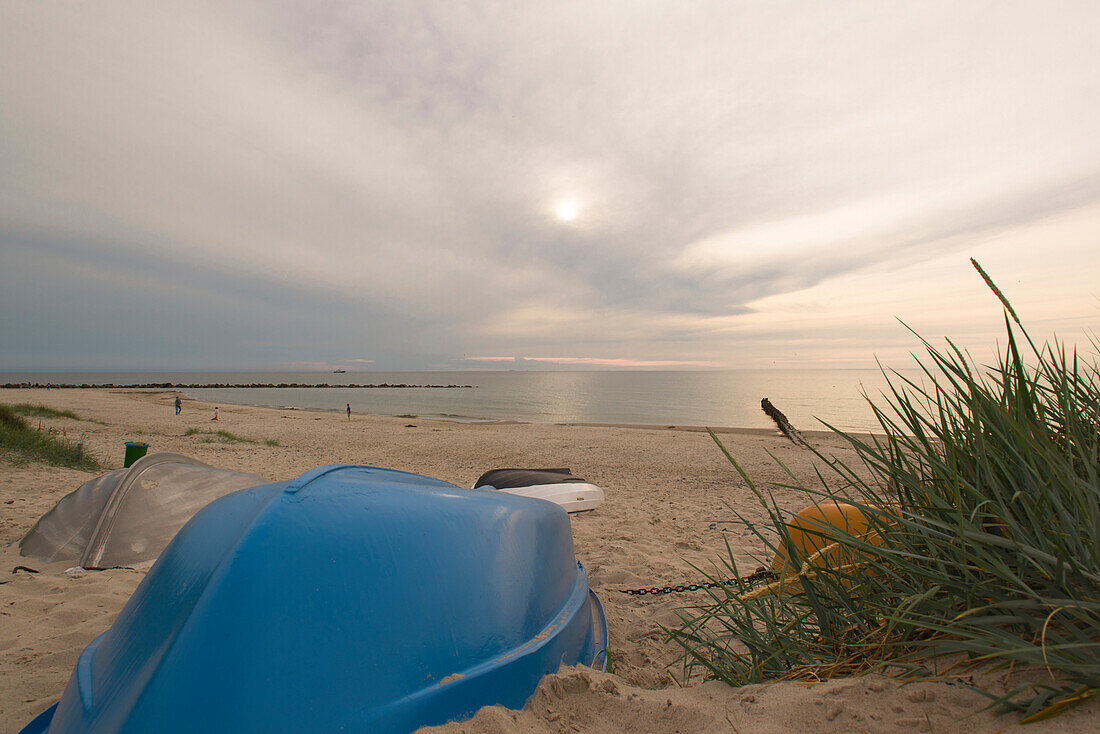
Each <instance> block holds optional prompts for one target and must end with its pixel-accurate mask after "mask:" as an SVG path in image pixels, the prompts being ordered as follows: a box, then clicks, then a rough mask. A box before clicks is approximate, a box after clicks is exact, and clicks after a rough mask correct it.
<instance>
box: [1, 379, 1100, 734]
mask: <svg viewBox="0 0 1100 734" xmlns="http://www.w3.org/2000/svg"><path fill="white" fill-rule="evenodd" d="M174 397H175V394H174V393H170V392H158V391H143V390H118V391H107V390H49V391H45V390H34V391H31V390H0V402H4V403H17V402H31V403H39V404H45V405H49V406H51V407H54V408H58V409H66V410H72V411H74V412H76V413H77V414H78V415H80V416H82V417H83V418H88V419H94V420H95V421H99V422H89V421H76V420H72V419H46V420H43V425H44V426H47V427H50V428H54V429H57V430H59V431H63V432H65V434H66V435H67V436H68V437H77V436H82V435H83V436H84V441H85V444H86V446H87V447H88V449H89V450H90V451H91V452H92V453H94V454H95V455H97V456H99V457H101V458H102V459H104V460H105V461H107V463H108V464H109V465H110V466H111V467H112V468H114V467H118V466H121V463H122V450H123V442H124V441H127V440H143V441H146V442H148V443H150V444H151V445H152V447H153V450H165V451H176V452H179V453H183V454H187V455H190V456H194V457H195V458H197V459H200V460H202V461H204V462H206V463H208V464H211V465H213V466H219V467H226V468H232V469H238V470H241V471H251V472H256V473H258V474H260V475H262V476H263V477H265V478H266V479H269V480H271V481H280V480H285V479H290V478H292V477H295V476H297V475H299V474H301V473H302V472H304V471H306V470H308V469H311V468H313V467H315V466H318V465H321V464H329V463H350V464H366V465H371V466H381V467H387V468H393V469H401V470H405V471H412V472H417V473H420V474H426V475H429V476H433V477H438V478H440V479H444V480H447V481H451V482H454V483H456V484H459V485H461V486H471V485H472V483H473V481H474V480H475V479H477V477H478V476H479V475H480V474H481V473H483V472H484V471H486V470H487V469H491V468H495V467H504V466H568V467H571V468H572V469H573V471H574V473H576V474H578V475H580V476H583V477H585V478H587V479H589V480H590V481H592V482H594V483H596V484H598V485H600V486H601V487H603V488H604V490H605V492H606V495H607V502H606V503H605V504H604V505H603V506H602V507H600V508H599V509H598V510H596V511H594V512H590V513H584V514H580V515H575V516H573V519H572V524H573V535H574V543H575V547H576V554H577V558H578V559H579V560H580V561H581V562H582V563H583V564H584V565H585V567H586V569H587V570H588V573H589V579H590V583H591V584H592V586H593V588H595V590H596V592H597V593H598V594H599V595H600V598H601V599H602V601H603V604H604V606H605V609H606V613H607V620H608V625H609V629H610V635H611V649H610V654H611V660H612V666H613V668H612V670H613V672H610V673H600V672H596V671H592V670H589V669H586V668H580V667H578V668H568V669H563V670H562V671H560V672H559V673H558V674H557V675H552V676H547V677H546V678H545V679H544V680H543V682H542V684H541V685H540V686H539V689H538V692H537V693H536V695H535V696H534V697H533V698H532V699H531V701H530V702H529V703H528V705H527V707H526V708H525V709H523V710H522V711H509V710H506V709H502V708H500V707H489V708H486V709H483V710H482V711H481V712H480V713H479V714H478V715H477V716H476V717H475V718H474V719H472V720H470V721H467V722H457V723H451V724H448V725H446V726H444V727H438V728H437V729H433V731H434V730H439V731H446V732H569V731H597V732H604V731H606V732H631V733H632V734H633V733H635V732H638V731H651V732H669V733H671V732H728V731H740V732H773V731H775V732H784V733H785V734H786V732H790V731H792V730H796V731H799V732H818V731H821V732H826V731H828V732H832V731H835V732H848V731H871V732H888V731H890V732H892V731H902V730H913V731H952V732H954V731H959V732H993V731H997V730H1004V729H1008V728H1011V727H1013V724H1014V722H1015V717H1012V716H996V715H994V714H992V713H989V712H985V713H980V714H977V715H974V716H969V718H964V717H967V716H968V715H970V714H972V713H973V712H974V711H975V710H977V709H979V708H981V706H983V705H984V699H982V698H981V697H980V696H978V695H977V694H975V693H972V692H970V691H968V690H967V689H966V688H965V687H963V686H960V685H952V684H949V683H920V684H914V685H909V686H901V685H900V684H899V683H898V682H897V681H894V680H892V679H889V678H882V677H878V676H869V677H864V678H859V679H840V680H833V681H827V682H824V683H821V684H817V685H798V684H792V683H772V684H763V685H755V686H747V687H743V688H731V687H729V686H726V685H724V684H720V683H714V682H712V683H706V684H700V685H691V686H689V687H687V688H680V687H677V686H676V685H675V684H674V681H673V677H672V673H676V672H677V668H676V667H675V661H676V650H675V648H674V647H673V646H672V645H670V644H668V643H667V642H666V641H665V639H664V635H663V633H662V632H661V630H660V625H662V624H664V625H671V624H674V623H675V622H676V620H677V610H678V609H679V608H680V607H683V606H685V605H689V604H691V603H692V602H693V600H699V599H701V598H702V597H701V596H700V592H695V593H694V595H693V594H691V593H688V594H673V595H665V596H629V595H627V594H624V593H622V592H621V590H622V589H627V588H632V587H650V586H667V585H675V584H679V583H690V582H692V581H697V580H699V574H698V572H697V571H695V570H694V569H693V568H692V566H693V565H697V566H702V567H708V566H710V565H711V564H712V562H713V560H714V559H715V558H717V556H718V554H719V553H721V552H723V550H724V547H725V545H724V544H725V542H726V541H727V540H728V541H729V543H730V546H731V548H732V549H733V551H734V555H735V558H736V559H737V563H738V567H739V569H740V570H741V571H742V572H743V573H747V572H751V571H752V570H753V569H754V568H755V567H756V565H757V562H756V561H755V560H754V559H753V558H752V556H753V554H754V553H757V554H758V553H759V552H760V550H761V549H760V548H759V547H757V545H756V543H755V542H754V540H753V538H752V537H751V535H749V534H747V533H745V532H744V531H742V530H739V529H738V527H737V526H736V525H735V524H732V523H729V522H726V521H729V520H731V519H732V518H733V512H732V511H731V508H733V509H735V510H736V511H738V512H740V513H742V514H744V515H746V516H748V517H753V518H760V517H762V516H763V514H764V513H763V510H762V508H760V506H759V504H758V503H757V501H756V499H755V498H754V497H753V495H752V494H751V493H750V492H749V491H748V490H747V488H746V487H745V485H744V482H743V480H741V478H740V477H739V476H738V475H737V474H736V472H735V471H734V470H733V468H732V467H731V466H730V465H729V463H728V462H727V461H726V460H725V458H724V457H723V456H722V455H721V454H720V453H719V451H718V450H717V448H716V447H715V446H714V444H713V442H712V441H711V439H710V438H709V437H708V436H707V435H706V434H705V433H702V432H700V431H698V430H691V429H686V428H647V427H621V426H619V427H615V426H580V425H570V426H564V425H533V424H523V423H514V422H507V423H491V424H459V423H450V422H445V421H434V420H422V419H419V418H408V417H400V418H384V417H374V416H361V415H355V416H353V418H352V420H351V422H350V423H349V422H348V421H347V420H346V418H345V417H344V416H343V415H340V414H336V413H322V412H312V411H299V410H277V409H268V408H254V407H248V406H234V405H220V406H219V407H220V410H219V421H218V422H217V423H213V422H212V421H211V420H210V418H211V417H212V416H213V412H214V406H213V405H211V404H206V403H200V402H195V401H190V400H185V401H184V409H183V413H182V415H180V416H175V415H174V411H173V409H172V401H173V399H174ZM192 428H195V429H198V430H200V431H207V430H212V429H219V430H226V431H230V432H232V433H233V434H235V435H237V436H240V437H243V438H247V439H251V440H253V441H254V443H245V442H239V443H229V442H225V441H224V440H222V439H219V438H218V437H217V436H215V435H213V434H208V433H199V434H195V435H191V436H185V435H184V434H185V433H186V431H187V430H188V429H192ZM808 435H809V436H810V437H811V440H813V441H815V442H816V444H817V445H818V446H819V447H821V448H823V449H824V450H825V452H826V453H835V454H837V455H838V456H840V455H843V454H844V447H843V446H842V444H841V442H840V441H839V440H838V439H836V438H835V437H832V436H828V435H825V434H808ZM723 440H724V441H725V442H726V444H727V446H728V447H729V448H730V449H731V451H732V452H733V453H734V455H735V456H737V457H738V460H739V461H741V462H742V463H743V464H744V465H745V466H746V467H747V468H748V469H749V472H750V474H751V475H752V476H753V477H754V479H755V480H757V481H758V482H761V483H769V482H783V481H785V477H784V473H783V470H782V469H781V468H780V467H779V466H777V465H776V464H775V463H774V462H773V461H772V460H771V459H770V458H769V456H768V452H771V453H773V454H775V455H776V456H778V457H779V458H781V459H782V461H783V462H784V463H785V464H787V466H788V467H790V468H791V469H792V470H793V471H794V472H796V473H797V474H799V475H801V476H805V477H806V478H807V479H809V478H810V477H811V476H812V472H813V464H812V458H813V457H812V455H811V454H809V452H807V451H805V450H802V449H799V448H796V447H795V446H793V445H791V444H790V443H788V442H787V441H786V440H785V439H783V438H782V437H781V436H778V435H777V434H773V433H772V432H769V431H749V430H733V429H728V430H726V431H724V433H723ZM0 467H2V471H0V503H3V504H0V581H2V582H3V583H2V584H0V733H7V732H16V731H18V730H19V728H20V727H21V726H22V725H23V724H25V723H26V722H27V721H29V720H30V719H31V718H32V717H33V716H34V715H35V714H37V713H38V712H39V711H41V710H42V709H44V708H46V707H47V706H48V705H49V704H51V703H53V702H54V701H56V700H57V698H58V697H59V696H60V695H61V692H62V689H63V688H64V686H65V683H66V682H67V680H68V678H69V675H70V673H71V671H72V668H73V666H74V664H75V662H76V659H77V656H78V654H79V652H80V650H81V649H82V648H83V647H84V646H85V645H86V644H88V642H90V641H91V640H92V639H93V638H94V637H95V636H96V635H97V634H99V633H100V632H102V631H103V630H104V629H106V628H107V627H108V626H109V625H110V624H111V622H112V620H113V619H114V617H115V615H116V614H117V612H118V611H119V609H120V608H121V607H122V606H123V604H124V603H125V602H126V600H127V598H128V597H129V595H130V594H131V593H132V592H133V589H134V588H135V587H136V586H137V584H138V583H139V582H140V580H141V578H142V577H143V574H144V570H143V569H112V570H107V571H94V572H93V571H88V572H76V573H66V571H67V568H66V566H67V565H68V564H42V563H39V562H36V561H33V560H31V559H27V558H23V557H22V556H20V555H19V553H18V549H17V547H16V546H15V545H14V543H15V542H17V541H18V539H19V538H20V537H21V536H22V535H23V534H24V533H25V532H26V531H27V530H28V529H30V527H31V526H32V525H33V524H34V522H35V520H37V518H38V517H39V516H40V515H41V514H42V513H44V512H45V511H46V510H48V509H49V508H50V507H51V506H52V505H53V504H54V503H55V502H56V501H57V500H58V499H59V498H60V497H62V496H63V495H65V494H67V493H68V492H71V491H72V490H74V489H75V488H76V487H77V486H79V485H80V484H81V483H82V482H84V481H86V480H87V479H88V478H90V476H91V475H89V474H87V473H84V472H79V471H74V470H69V469H57V468H52V467H45V466H42V465H39V464H33V463H22V462H18V461H14V460H13V459H12V457H7V456H0ZM777 496H778V497H780V498H781V501H784V502H787V503H789V504H790V506H792V507H794V508H796V509H797V508H800V507H801V506H803V505H804V504H805V501H804V500H803V499H801V498H800V497H799V496H798V493H796V492H793V491H791V490H778V491H777ZM20 565H23V566H28V567H30V568H33V569H35V570H37V571H38V573H29V572H26V571H18V572H15V573H12V572H11V571H12V569H13V568H15V567H16V566H20ZM670 666H671V668H670ZM1098 728H1100V706H1097V705H1096V704H1095V703H1094V704H1092V705H1089V706H1085V707H1081V708H1079V709H1077V710H1074V711H1071V712H1069V713H1068V714H1066V715H1064V716H1062V717H1060V718H1058V719H1054V720H1052V721H1048V722H1042V723H1040V724H1036V725H1032V726H1029V727H1027V731H1029V732H1046V731H1072V732H1086V731H1095V730H1096V729H1098Z"/></svg>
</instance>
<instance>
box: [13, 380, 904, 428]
mask: <svg viewBox="0 0 1100 734" xmlns="http://www.w3.org/2000/svg"><path fill="white" fill-rule="evenodd" d="M903 374H904V373H903ZM894 379H895V381H896V380H897V379H898V378H896V377H895V378H894ZM19 382H37V383H40V384H45V383H47V382H49V383H53V384H55V385H56V384H82V383H90V384H104V383H113V384H119V385H122V384H142V383H164V382H169V383H176V384H212V383H229V384H248V383H260V384H269V383H270V384H279V383H302V384H311V385H312V384H325V385H331V386H332V387H328V388H188V389H183V390H181V392H182V393H183V394H184V395H185V396H187V397H191V398H196V399H199V400H204V401H208V402H212V403H238V404H245V405H261V406H268V407H275V408H299V409H311V410H333V411H342V410H344V408H345V405H346V404H348V403H350V404H351V408H352V411H353V412H355V413H369V414H374V415H390V416H395V415H415V416H422V417H433V418H449V419H452V420H460V421H499V420H517V421H525V422H536V423H615V424H643V425H680V426H702V425H709V426H734V427H741V428H773V427H774V424H773V423H772V421H771V419H770V418H768V417H767V416H766V415H765V414H764V413H763V412H762V411H761V408H760V401H761V399H762V398H765V397H766V398H769V399H770V400H771V402H772V404H773V405H775V407H777V408H778V409H779V410H781V411H783V413H784V414H786V416H787V418H788V419H789V420H790V421H791V423H792V424H793V425H794V426H795V427H796V428H799V429H801V430H818V429H822V428H824V425H823V423H828V424H830V425H832V426H834V427H836V428H839V429H841V430H847V431H861V430H873V429H874V428H876V427H877V425H878V424H877V422H876V421H875V419H874V415H873V413H872V410H871V408H870V406H869V404H868V401H867V399H866V398H865V397H864V395H866V396H867V397H869V398H871V399H872V400H873V401H874V402H875V403H876V404H884V403H885V400H884V398H883V397H882V391H883V390H884V389H885V388H886V379H885V378H884V376H883V374H882V373H881V372H880V371H878V370H839V369H838V370H722V371H588V372H584V371H562V372H549V371H547V372H543V371H537V372H536V371H462V372H347V373H343V374H334V373H331V372H110V373H108V372H94V373H92V372H81V373H75V372H74V373H61V372H53V373H0V384H3V383H19ZM382 383H390V384H409V385H440V386H445V385H462V386H467V385H468V386H469V387H458V388H441V387H405V388H351V387H344V386H346V385H349V384H382Z"/></svg>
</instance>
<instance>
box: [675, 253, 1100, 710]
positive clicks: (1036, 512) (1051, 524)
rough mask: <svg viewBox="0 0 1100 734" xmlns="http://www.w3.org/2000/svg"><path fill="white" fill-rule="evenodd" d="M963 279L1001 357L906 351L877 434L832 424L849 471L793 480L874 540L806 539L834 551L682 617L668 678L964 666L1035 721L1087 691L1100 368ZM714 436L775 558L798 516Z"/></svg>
mask: <svg viewBox="0 0 1100 734" xmlns="http://www.w3.org/2000/svg"><path fill="white" fill-rule="evenodd" d="M974 266H975V267H976V268H977V269H978V271H979V272H980V273H981V274H982V276H983V278H985V279H986V282H987V283H988V284H989V285H990V286H991V287H992V288H993V290H994V293H995V294H996V295H997V296H998V298H1000V299H1001V301H1002V303H1003V305H1004V307H1005V329H1006V332H1007V343H1006V345H1005V347H1004V352H1003V354H1000V355H999V356H998V358H997V362H996V363H995V364H993V365H990V366H984V367H979V366H976V365H975V364H974V362H973V360H972V359H971V358H970V356H969V355H967V354H966V353H964V352H963V351H961V350H960V349H958V348H957V347H956V346H955V345H954V344H952V343H951V342H948V343H947V346H946V347H945V348H943V349H938V348H936V347H934V346H932V345H931V344H929V343H928V342H926V341H924V340H922V342H923V344H924V347H925V350H926V354H927V358H926V360H925V361H924V362H922V365H921V366H922V370H923V374H922V375H921V377H920V378H919V379H914V380H909V379H905V378H904V377H902V376H900V375H898V374H897V373H894V372H891V373H888V374H887V377H888V378H889V381H890V387H889V389H888V391H887V392H888V395H887V399H886V404H885V405H882V406H879V405H875V404H874V402H873V401H872V407H873V409H874V412H875V416H876V417H877V420H878V423H879V426H880V429H881V435H879V436H877V437H873V438H859V437H857V436H854V435H849V434H845V433H843V432H840V431H837V433H838V434H840V435H841V436H843V437H844V438H845V439H846V440H847V441H848V443H849V444H850V445H851V447H852V448H853V449H854V450H855V452H856V453H857V455H858V456H859V459H860V465H859V466H848V465H845V464H844V463H841V462H837V461H836V460H833V459H830V458H829V457H825V456H820V455H819V456H820V458H821V459H823V460H824V461H823V466H826V467H829V468H828V469H827V470H826V469H823V470H822V473H821V474H819V477H818V478H819V480H820V481H819V483H818V484H815V486H814V487H809V486H806V485H804V484H802V483H800V482H798V480H796V479H794V477H793V475H792V477H791V483H790V485H789V486H790V487H794V488H797V489H801V490H802V491H803V492H804V493H805V495H804V496H805V499H806V502H805V504H807V505H808V504H810V503H813V502H823V501H830V500H834V501H839V502H846V503H849V504H852V505H854V506H855V507H857V508H858V509H859V510H860V511H861V512H862V513H863V515H864V517H865V518H866V519H867V520H868V522H869V524H870V532H867V533H863V534H859V535H853V534H850V533H847V532H844V531H841V530H838V529H832V528H830V529H829V530H828V531H826V530H825V529H824V528H821V530H820V531H818V532H816V533H814V531H811V534H816V535H818V536H819V543H820V544H821V545H825V544H833V545H831V546H829V547H828V548H827V549H826V551H825V552H818V553H815V554H814V555H812V556H810V557H809V558H799V557H798V554H797V552H793V553H792V555H793V556H794V558H793V561H794V563H793V565H794V566H795V567H796V568H799V569H800V570H799V571H798V572H797V573H795V574H791V575H788V576H786V577H784V578H783V579H781V580H780V581H777V582H775V583H773V584H772V585H771V586H769V587H766V588H764V589H757V590H753V591H749V590H748V589H747V588H746V587H742V588H733V587H726V588H721V587H720V588H717V589H713V590H711V591H710V592H709V593H710V595H711V596H710V599H709V600H708V601H707V602H706V603H704V604H701V605H698V606H697V607H693V608H689V609H686V610H683V612H682V624H681V625H680V626H679V627H678V628H676V629H670V630H667V631H668V633H669V635H670V637H671V639H672V640H674V641H676V642H677V643H679V644H680V645H681V646H682V648H683V658H682V664H683V671H682V673H683V676H685V677H693V676H698V675H699V674H702V676H703V677H706V678H716V679H719V680H723V681H726V682H727V683H730V684H733V685H742V684H746V683H754V682H760V681H763V680H772V679H789V680H813V679H821V678H828V677H832V676H837V675H853V674H859V673H864V672H869V671H872V670H880V671H888V672H891V673H893V674H900V675H903V676H913V677H921V678H924V677H935V676H936V675H945V674H946V673H961V672H962V670H963V668H966V667H969V666H972V665H976V666H978V667H980V668H981V669H983V670H985V671H986V672H989V671H991V670H993V671H1004V673H1005V674H1006V675H1005V678H1004V680H1005V681H1010V682H1009V683H1007V685H1006V687H1005V688H1004V689H1003V690H998V686H985V685H984V684H974V686H975V690H979V691H980V692H982V693H983V694H984V695H986V696H988V697H989V698H990V699H991V703H992V704H993V705H996V706H998V707H1000V708H1003V709H1016V710H1022V711H1024V712H1026V714H1027V715H1028V719H1033V720H1037V719H1038V718H1042V717H1045V716H1050V715H1054V714H1056V713H1058V712H1060V711H1061V710H1063V709H1064V708H1066V707H1068V706H1070V705H1073V704H1075V703H1079V702H1080V701H1083V700H1085V699H1087V698H1089V697H1091V696H1093V695H1094V694H1096V693H1097V692H1098V691H1100V461H1098V459H1100V372H1098V368H1097V365H1096V361H1095V358H1094V357H1093V358H1091V359H1088V360H1086V359H1084V358H1082V357H1081V356H1080V355H1078V354H1077V353H1076V352H1072V353H1067V351H1066V350H1065V348H1064V347H1063V346H1061V345H1059V344H1058V343H1057V342H1055V343H1054V344H1053V345H1044V346H1042V347H1039V346H1037V345H1036V344H1035V343H1033V341H1032V340H1031V338H1030V337H1029V336H1028V334H1027V331H1026V330H1025V329H1024V328H1023V326H1022V325H1021V324H1020V322H1019V320H1018V318H1017V317H1016V314H1015V312H1014V311H1013V310H1012V307H1011V305H1010V304H1009V303H1008V301H1007V300H1006V299H1005V298H1004V296H1003V295H1002V294H1001V293H1000V291H998V290H997V289H996V287H995V286H993V284H992V281H990V280H989V279H988V276H986V275H985V273H984V272H983V271H982V270H981V268H980V266H979V265H978V264H977V263H976V262H975V263H974ZM1093 346H1094V347H1095V346H1097V345H1096V342H1095V341H1094V342H1093ZM1025 355H1026V358H1025ZM711 435H712V436H713V437H714V440H715V441H716V442H718V445H719V447H721V449H722V451H723V452H724V453H725V454H726V456H727V457H728V458H729V459H730V461H731V462H733V463H734V465H735V466H736V467H737V470H738V471H739V472H740V473H741V475H742V477H743V478H744V479H745V480H746V481H747V482H748V483H749V485H750V487H751V488H752V491H754V492H755V493H756V495H757V497H758V498H759V499H760V501H761V502H762V504H763V505H764V507H765V509H766V510H767V513H768V517H769V521H770V524H761V523H753V522H749V521H748V520H746V519H744V518H740V520H741V522H743V523H744V524H745V525H746V526H747V527H748V528H750V529H751V530H752V531H753V532H754V533H755V534H756V536H757V537H758V538H759V539H760V540H761V541H762V542H763V544H764V546H765V548H767V549H768V552H769V554H770V553H774V551H775V549H776V547H777V546H779V545H781V544H783V545H786V546H787V547H790V546H789V545H788V543H789V533H788V528H787V525H786V523H787V522H788V521H789V519H790V516H791V514H792V513H793V512H797V511H799V510H801V509H803V506H804V505H803V506H799V507H785V508H781V507H779V506H778V504H777V503H776V501H775V499H774V497H773V496H772V495H771V493H770V491H769V490H768V489H766V488H761V487H757V486H756V485H755V484H754V483H753V482H752V481H751V478H750V477H748V475H747V474H746V473H745V471H744V470H743V469H742V468H741V467H740V466H739V465H737V462H736V460H735V458H734V457H732V456H730V454H729V452H728V451H726V449H725V447H723V446H722V444H721V442H720V441H719V440H718V438H717V436H714V434H713V433H712V434H711ZM788 474H789V472H788ZM775 531H778V534H777V533H776V532H775ZM727 550H728V549H727ZM761 560H764V559H761ZM719 565H720V566H721V568H720V569H719V573H716V574H715V575H714V578H715V579H718V578H720V577H721V574H722V573H726V572H732V573H733V574H736V569H735V567H734V563H733V556H732V552H729V553H727V554H726V557H723V558H722V559H721V560H720V564H719ZM948 665H954V669H953V670H947V671H945V670H944V668H946V667H948ZM937 668H939V670H937ZM1009 673H1011V676H1009V675H1008V674H1009ZM979 680H989V679H988V678H981V677H980V678H979ZM1028 719H1025V720H1028Z"/></svg>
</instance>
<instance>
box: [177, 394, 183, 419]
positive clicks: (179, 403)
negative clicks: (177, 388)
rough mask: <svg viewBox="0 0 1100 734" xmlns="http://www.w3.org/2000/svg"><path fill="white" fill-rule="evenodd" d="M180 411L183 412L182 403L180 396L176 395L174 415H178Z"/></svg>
mask: <svg viewBox="0 0 1100 734" xmlns="http://www.w3.org/2000/svg"><path fill="white" fill-rule="evenodd" d="M181 410H183V401H181V400H180V396H179V395H177V396H176V415H179V414H180V411H181Z"/></svg>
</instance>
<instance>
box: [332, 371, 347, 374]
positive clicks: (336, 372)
mask: <svg viewBox="0 0 1100 734" xmlns="http://www.w3.org/2000/svg"><path fill="white" fill-rule="evenodd" d="M346 372H347V370H333V371H332V374H334V375H342V374H344V373H346Z"/></svg>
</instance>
